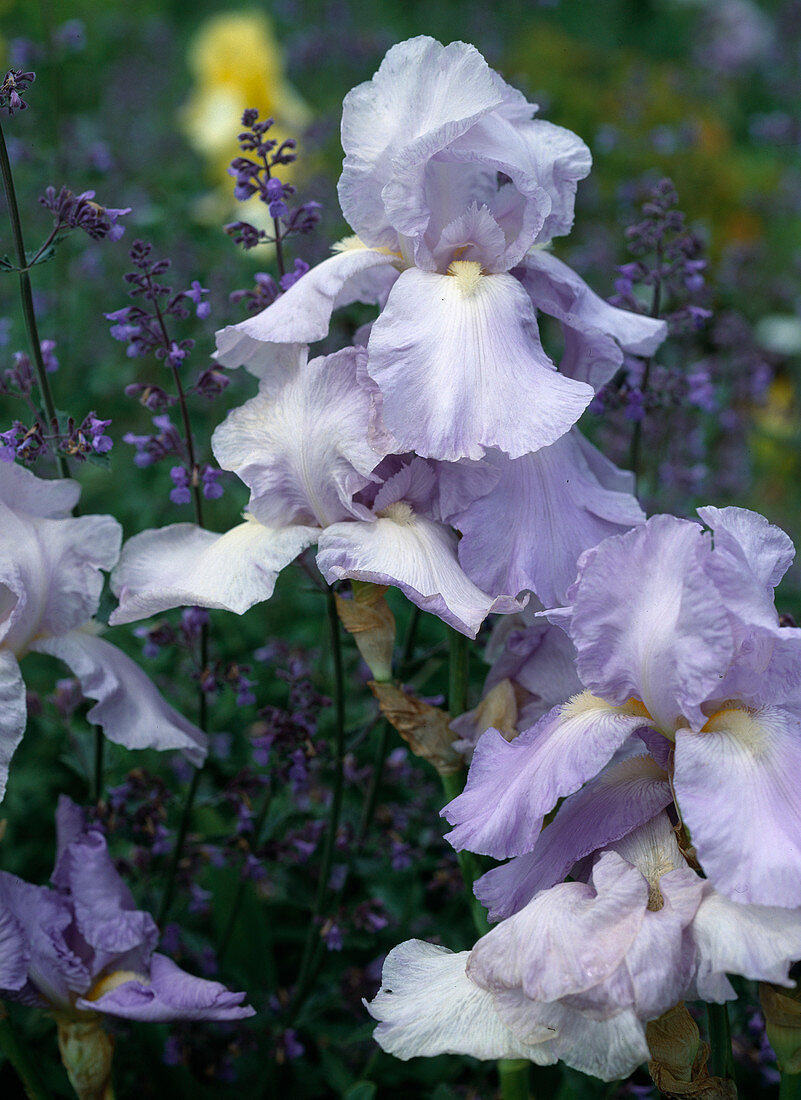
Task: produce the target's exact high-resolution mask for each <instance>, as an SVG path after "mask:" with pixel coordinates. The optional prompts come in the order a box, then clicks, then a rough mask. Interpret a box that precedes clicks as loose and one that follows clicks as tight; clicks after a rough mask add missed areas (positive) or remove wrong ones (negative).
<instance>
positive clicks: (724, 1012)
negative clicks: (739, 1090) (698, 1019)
mask: <svg viewBox="0 0 801 1100" xmlns="http://www.w3.org/2000/svg"><path fill="white" fill-rule="evenodd" d="M706 1014H707V1024H708V1026H709V1045H710V1047H711V1054H710V1059H709V1064H710V1069H711V1071H712V1075H713V1077H726V1078H729V1080H732V1081H733V1080H734V1055H733V1053H732V1049H731V1025H730V1023H729V1006H728V1005H727V1004H722V1005H716V1004H707V1006H706Z"/></svg>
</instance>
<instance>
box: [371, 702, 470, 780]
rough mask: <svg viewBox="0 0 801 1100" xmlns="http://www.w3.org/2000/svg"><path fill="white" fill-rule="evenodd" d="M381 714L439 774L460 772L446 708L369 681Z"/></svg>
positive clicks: (462, 765)
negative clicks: (434, 705)
mask: <svg viewBox="0 0 801 1100" xmlns="http://www.w3.org/2000/svg"><path fill="white" fill-rule="evenodd" d="M370 688H371V689H372V692H373V695H375V697H376V699H377V700H378V705H379V706H380V707H381V712H382V714H383V715H384V716H385V717H386V719H387V721H388V722H389V723H390V724H391V725H393V726H394V727H395V729H396V730H397V731H398V733H399V734H400V735H401V737H402V738H403V739H404V741H406V743H407V744H408V746H409V748H410V749H411V750H412V752H413V753H414V754H415V756H422V757H423V759H424V760H428V761H429V762H430V763H431V764H433V765H434V767H435V768H436V769H437V771H438V772H439V774H440V775H453V774H455V773H456V772H458V771H461V770H462V768H463V767H464V761H463V760H462V757H461V756H460V755H459V753H458V752H456V750H455V749H454V748H453V744H452V742H453V740H454V736H455V735H454V732H453V730H452V729H450V726H449V724H448V723H449V722H450V715H449V714H448V712H447V711H446V710H441V709H440V708H439V707H432V706H430V705H429V704H428V703H423V702H421V701H420V700H419V699H415V697H414V696H413V695H407V694H406V693H405V692H403V691H401V689H400V688H398V687H396V686H395V685H394V684H382V683H377V682H376V681H375V680H372V681H371V682H370Z"/></svg>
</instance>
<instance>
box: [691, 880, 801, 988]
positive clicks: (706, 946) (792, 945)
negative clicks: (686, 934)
mask: <svg viewBox="0 0 801 1100" xmlns="http://www.w3.org/2000/svg"><path fill="white" fill-rule="evenodd" d="M692 934H693V938H694V940H695V942H696V944H697V946H698V974H697V976H696V981H697V986H698V996H699V997H700V998H702V999H703V1000H705V1001H715V1002H717V1003H720V1002H721V1001H727V1000H730V999H732V998H733V997H734V996H736V994H735V993H734V990H733V989H732V986H731V984H730V983H729V981H728V979H727V978H726V974H742V975H743V977H745V978H751V979H753V980H754V981H761V982H775V983H776V984H777V985H785V986H788V987H790V986H792V985H793V984H794V983H793V982H792V981H791V980H790V979H789V978H788V976H787V974H788V970H789V969H790V966H791V964H792V963H793V962H794V961H795V960H796V959H799V958H801V910H799V909H778V908H775V907H771V906H764V905H743V904H741V903H739V902H735V901H730V900H729V899H728V898H724V897H723V896H722V895H721V894H718V893H716V892H715V891H714V890H711V889H710V890H709V892H708V894H707V896H706V897H705V898H704V899H703V901H702V902H701V905H700V907H699V909H698V912H697V913H696V916H695V920H694V921H693V925H692Z"/></svg>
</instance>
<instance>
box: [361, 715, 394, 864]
mask: <svg viewBox="0 0 801 1100" xmlns="http://www.w3.org/2000/svg"><path fill="white" fill-rule="evenodd" d="M389 737H390V725H389V722H387V720H386V718H384V719H383V720H382V721H381V722H380V723H379V727H378V741H377V743H376V749H375V760H374V762H373V774H372V775H371V776H370V785H369V787H368V788H367V794H366V796H365V799H364V808H363V809H362V816H361V820H360V822H359V830H358V832H357V833H356V843H357V844H361V842H362V841H363V840H364V838H365V837H366V836H367V830H368V829H369V828H370V826H371V824H372V822H373V818H374V817H375V810H376V806H377V805H378V792H379V790H380V788H381V780H382V779H383V777H384V762H385V760H386V758H387V749H388V748H389Z"/></svg>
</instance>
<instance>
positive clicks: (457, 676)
mask: <svg viewBox="0 0 801 1100" xmlns="http://www.w3.org/2000/svg"><path fill="white" fill-rule="evenodd" d="M448 644H449V647H450V661H449V664H448V710H449V711H450V713H451V717H452V718H458V716H459V715H460V714H464V712H465V711H466V710H467V691H468V685H469V673H470V653H469V650H468V648H467V638H466V637H465V636H464V634H460V633H459V631H458V630H454V629H453V627H452V626H450V627H448Z"/></svg>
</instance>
